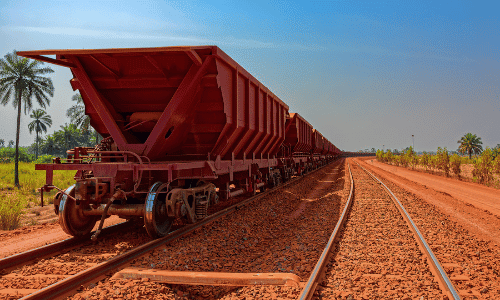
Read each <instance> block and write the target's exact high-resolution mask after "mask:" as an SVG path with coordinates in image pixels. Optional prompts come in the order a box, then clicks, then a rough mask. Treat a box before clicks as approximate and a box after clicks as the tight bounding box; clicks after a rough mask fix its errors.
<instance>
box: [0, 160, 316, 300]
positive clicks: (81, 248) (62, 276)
mask: <svg viewBox="0 0 500 300" xmlns="http://www.w3.org/2000/svg"><path fill="white" fill-rule="evenodd" d="M319 169H321V168H319ZM319 169H317V170H314V171H312V172H310V173H309V174H307V175H306V176H310V175H311V174H313V173H314V172H316V171H318V170H319ZM301 178H302V177H298V178H294V179H292V180H290V181H288V182H286V183H285V184H283V185H281V186H279V187H277V188H275V189H270V190H268V191H266V192H263V193H259V194H258V195H256V196H253V197H251V198H248V199H246V200H244V201H241V202H239V203H237V204H235V205H232V206H230V207H227V208H224V209H222V210H221V211H219V212H216V213H214V214H212V215H210V216H209V217H207V218H206V219H204V220H203V221H201V222H199V223H196V224H192V225H187V226H184V227H182V228H180V229H177V230H175V231H173V232H171V233H170V234H169V235H167V236H165V237H163V238H160V239H156V240H152V241H149V242H145V241H146V240H147V239H148V237H147V236H146V235H145V234H143V235H142V236H140V237H139V239H137V235H138V233H137V231H138V230H135V231H131V232H129V233H127V234H135V235H136V241H137V240H138V241H141V242H140V243H139V244H135V245H130V244H127V234H125V235H122V234H120V235H119V236H116V235H112V233H113V232H116V229H117V228H118V229H120V228H119V227H117V226H115V227H116V228H114V229H107V231H108V234H107V235H106V236H101V238H100V239H99V240H98V242H97V244H93V243H89V242H88V239H87V240H82V239H69V240H66V241H62V242H59V243H55V244H53V245H49V246H46V247H41V248H39V249H35V250H32V251H28V252H26V253H21V254H18V255H15V256H13V257H8V258H5V259H3V260H2V261H0V263H2V266H3V267H2V269H3V270H4V271H3V273H4V274H3V276H2V277H1V278H0V284H1V286H3V287H4V289H3V294H2V297H7V299H17V298H20V297H23V296H24V297H23V299H55V298H64V297H67V296H70V295H72V294H74V293H75V292H77V290H81V289H82V288H83V287H85V286H88V285H89V284H92V283H95V282H97V281H99V280H101V279H103V278H105V277H107V276H109V275H110V274H113V273H114V272H116V271H117V270H119V269H120V268H122V267H124V266H126V265H127V264H129V263H130V262H131V261H133V260H135V259H137V258H139V257H141V256H142V255H144V254H146V253H148V252H150V251H152V250H153V249H155V248H158V247H159V246H162V245H165V244H167V243H170V242H172V241H174V240H177V239H179V238H181V237H183V236H185V235H188V234H189V233H192V232H194V231H195V230H197V229H199V228H201V227H203V226H205V225H207V224H209V223H211V222H213V221H215V220H217V219H220V218H222V217H223V216H225V215H227V214H230V213H232V212H234V211H236V210H238V209H241V208H243V207H244V206H246V205H248V204H249V203H251V202H253V201H255V200H257V199H260V198H262V197H265V196H266V195H268V194H270V193H273V192H274V191H275V190H276V189H282V188H284V187H286V186H288V185H289V184H292V183H294V182H296V181H298V180H300V179H301ZM104 233H105V232H104V231H103V234H104ZM113 238H115V240H112V239H113ZM85 243H86V245H85ZM67 247H69V248H67ZM101 247H102V248H101ZM105 248H111V249H105ZM120 248H121V249H120ZM75 249H76V250H75ZM96 249H100V250H97V252H99V253H96ZM117 250H118V251H117ZM42 257H46V258H45V259H43V258H42ZM82 258H83V259H82ZM33 262H35V263H34V264H33ZM30 263H31V264H30ZM9 271H10V272H9ZM5 273H7V274H5ZM0 293H2V291H0Z"/></svg>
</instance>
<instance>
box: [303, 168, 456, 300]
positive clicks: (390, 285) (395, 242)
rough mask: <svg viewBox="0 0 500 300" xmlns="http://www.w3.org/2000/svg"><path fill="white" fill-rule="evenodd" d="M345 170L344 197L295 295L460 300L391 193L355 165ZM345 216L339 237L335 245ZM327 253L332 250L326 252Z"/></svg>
mask: <svg viewBox="0 0 500 300" xmlns="http://www.w3.org/2000/svg"><path fill="white" fill-rule="evenodd" d="M349 173H350V177H351V194H350V196H349V200H348V201H347V203H346V205H345V207H344V210H343V213H342V216H341V218H340V219H339V221H338V223H337V226H336V228H335V230H334V232H333V233H332V235H331V237H330V240H329V243H328V244H327V246H326V248H325V250H324V251H323V254H322V256H321V257H320V259H319V260H318V262H317V264H316V267H315V268H314V270H313V272H312V273H311V276H310V277H309V280H308V281H307V283H306V285H305V287H304V289H303V290H302V293H301V295H300V297H299V299H312V298H313V296H317V297H318V298H319V299H321V298H332V297H338V298H343V297H353V296H354V294H356V295H357V296H360V297H362V299H372V298H395V297H401V296H409V297H410V298H417V297H422V296H423V297H424V299H425V298H426V297H431V298H432V299H437V298H443V296H446V297H447V298H448V299H460V296H459V294H458V292H457V291H456V289H455V287H454V286H453V284H452V282H451V280H450V279H449V278H448V276H447V274H446V272H445V271H444V270H443V267H442V266H441V265H440V263H439V261H438V260H437V259H436V257H435V255H434V253H433V252H432V250H431V248H430V247H429V245H428V243H427V242H426V241H425V239H424V237H423V235H422V234H421V233H420V231H419V229H418V228H417V227H416V225H415V223H414V222H413V220H412V219H411V217H410V216H409V214H408V213H407V211H406V210H405V208H404V207H403V206H402V204H401V203H400V201H399V200H398V199H397V198H396V196H395V195H394V194H393V192H392V191H391V190H390V189H389V188H388V187H387V186H386V185H385V184H383V183H382V182H381V181H380V180H379V179H378V178H376V177H375V176H374V175H373V174H371V173H370V172H368V171H367V170H366V169H364V168H363V167H362V166H360V165H359V164H357V163H356V165H355V166H354V167H353V173H355V175H354V176H353V175H352V173H351V168H350V167H349ZM354 181H356V186H357V188H356V189H355V193H353V186H354ZM353 198H355V199H353ZM352 201H354V202H352ZM351 207H352V211H350V209H351ZM347 218H349V220H348V221H347V225H346V227H345V230H344V233H343V237H342V240H340V242H339V243H338V244H337V245H335V242H336V241H338V240H339V238H340V229H341V227H342V226H343V224H344V223H346V219H347ZM334 248H336V249H335V250H334V251H332V249H334ZM384 249H389V251H384ZM332 252H333V253H335V254H334V255H329V254H330V253H332ZM332 256H333V257H332ZM325 273H326V274H325ZM322 275H324V277H323V276H322ZM349 295H351V296H349Z"/></svg>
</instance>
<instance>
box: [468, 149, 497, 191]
mask: <svg viewBox="0 0 500 300" xmlns="http://www.w3.org/2000/svg"><path fill="white" fill-rule="evenodd" d="M492 162H493V151H492V150H491V149H490V148H486V149H485V150H484V151H483V153H481V156H479V157H477V158H476V159H475V161H474V169H473V170H472V176H473V178H474V179H475V180H477V181H479V182H480V183H488V182H490V181H492V180H493V174H492V169H493V168H492Z"/></svg>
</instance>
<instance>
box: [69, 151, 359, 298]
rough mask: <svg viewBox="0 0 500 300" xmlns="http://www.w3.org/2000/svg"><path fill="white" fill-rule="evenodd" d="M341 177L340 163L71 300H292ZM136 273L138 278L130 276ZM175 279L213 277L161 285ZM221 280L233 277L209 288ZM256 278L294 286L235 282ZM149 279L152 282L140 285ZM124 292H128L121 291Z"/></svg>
mask: <svg viewBox="0 0 500 300" xmlns="http://www.w3.org/2000/svg"><path fill="white" fill-rule="evenodd" d="M344 173H345V169H344V164H343V162H342V161H338V162H337V163H333V164H331V165H330V166H328V167H325V168H323V169H321V170H318V171H317V172H315V173H313V174H311V175H310V176H306V177H302V179H301V180H299V181H297V182H296V183H295V184H293V185H292V184H291V185H289V186H286V187H284V188H282V189H280V190H278V191H276V192H274V193H271V194H269V195H268V196H266V197H265V198H263V199H262V200H261V201H258V202H257V203H256V204H255V205H252V206H248V207H246V208H244V209H242V211H241V213H239V214H232V215H231V216H228V217H227V218H224V219H222V220H220V221H217V222H216V223H214V224H212V225H209V226H205V227H204V228H202V229H200V230H198V231H197V233H196V234H193V235H189V236H187V237H185V238H182V239H179V240H177V241H174V242H172V243H170V244H168V245H166V246H165V247H161V248H158V249H155V250H154V251H151V252H150V253H149V254H148V255H145V256H143V257H141V258H140V259H137V260H136V261H135V262H133V263H132V264H131V266H129V267H127V269H125V270H123V271H121V272H120V274H123V275H124V276H123V277H121V278H116V275H115V276H113V277H115V278H116V279H117V280H109V281H106V282H104V283H103V284H102V285H100V286H98V287H95V288H92V289H88V290H85V291H82V292H81V293H79V294H77V295H75V297H74V299H85V298H92V297H96V296H98V295H101V293H104V294H108V295H109V294H112V293H113V292H114V291H118V290H121V291H122V294H120V295H121V296H122V297H125V298H126V297H129V296H130V297H132V298H137V299H149V297H151V295H152V294H148V291H160V293H161V299H173V298H175V297H180V298H183V297H185V298H186V299H187V298H189V299H236V298H241V297H247V299H254V298H263V299H273V298H274V299H284V298H287V299H296V298H297V296H298V295H299V293H300V290H301V289H300V284H301V281H302V280H301V279H300V278H307V276H308V275H309V273H310V272H311V270H312V268H313V267H314V263H315V261H316V260H317V258H318V257H319V256H320V254H321V250H322V247H323V246H324V245H325V244H326V242H327V241H328V237H329V235H330V232H331V230H333V229H334V226H335V223H336V220H337V219H338V217H339V215H340V210H341V209H340V208H341V205H342V204H341V202H342V201H344V200H345V199H346V198H347V194H348V192H349V191H348V190H346V187H345V184H344V182H343V180H344V177H345V176H344ZM127 270H135V271H136V272H129V271H127ZM137 270H139V271H140V272H141V276H136V275H138V274H137V273H138V272H137ZM178 272H180V274H181V275H182V274H186V273H189V276H193V277H194V276H198V277H201V276H206V275H207V276H212V278H211V281H210V282H211V283H207V282H205V283H200V282H198V283H193V282H189V283H188V282H186V281H184V282H178V281H176V280H172V278H166V277H171V276H172V275H173V274H175V275H178V274H179V273H178ZM206 272H208V274H206ZM227 273H229V274H230V275H231V276H233V278H231V279H228V281H229V282H230V283H232V284H228V285H229V286H221V285H220V284H221V282H220V281H221V280H219V282H217V283H215V284H214V280H213V279H214V278H213V277H214V276H219V275H224V274H227ZM259 274H269V276H273V277H274V278H276V277H280V278H283V277H288V278H291V277H295V278H294V279H293V280H292V281H294V282H293V284H290V282H288V283H286V284H285V285H273V284H269V283H267V284H264V285H261V284H260V283H249V282H248V281H247V282H246V283H241V282H236V281H235V279H236V278H235V277H239V275H245V276H258V275H259ZM125 275H126V276H125ZM150 275H154V277H155V278H151V280H152V281H151V282H149V281H144V280H148V276H150ZM297 276H299V277H300V278H297ZM126 278H128V279H126ZM141 278H142V279H143V280H142V281H141ZM164 278H166V279H164ZM205 278H206V277H205ZM174 279H175V278H174ZM158 281H159V282H158ZM176 283H177V284H176ZM128 286H132V287H134V289H133V290H130V289H127V288H126V287H128ZM136 287H139V288H141V289H144V290H142V291H141V290H136ZM172 295H175V297H174V296H172Z"/></svg>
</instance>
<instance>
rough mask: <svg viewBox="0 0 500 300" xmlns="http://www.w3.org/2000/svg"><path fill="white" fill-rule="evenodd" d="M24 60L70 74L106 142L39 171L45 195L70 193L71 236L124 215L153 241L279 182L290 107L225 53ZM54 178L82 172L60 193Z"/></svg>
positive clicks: (126, 52)
mask: <svg viewBox="0 0 500 300" xmlns="http://www.w3.org/2000/svg"><path fill="white" fill-rule="evenodd" d="M18 55H21V56H25V57H29V58H33V59H37V60H41V61H45V62H49V63H53V64H56V65H60V66H65V67H68V68H70V70H71V72H72V74H73V79H72V80H71V86H72V87H73V89H74V90H79V91H80V93H81V95H82V98H83V101H84V104H85V112H86V114H87V115H88V116H89V117H90V122H91V125H92V126H93V127H94V128H95V129H96V130H97V131H98V132H99V134H101V135H102V136H103V137H104V139H103V141H102V142H101V144H100V145H98V146H96V147H95V148H86V147H77V148H75V149H71V150H69V151H68V158H67V159H66V160H64V159H62V160H56V161H55V162H54V163H52V164H38V165H37V166H36V169H37V170H46V178H47V180H46V185H45V186H44V187H43V188H42V189H41V190H42V196H43V191H49V190H51V189H54V188H55V189H58V190H59V191H60V192H59V193H58V194H57V196H56V199H55V201H54V205H55V209H56V212H57V213H58V214H59V218H60V223H61V226H62V227H63V229H64V230H65V231H66V232H67V233H69V234H71V235H74V236H81V235H86V234H88V233H89V232H90V231H91V229H92V227H93V226H94V225H95V223H96V221H97V220H99V219H101V223H100V225H102V220H104V218H105V217H107V216H109V215H113V214H114V215H119V216H122V217H126V218H136V217H143V218H144V222H145V225H146V229H147V231H148V233H149V234H150V235H151V236H153V237H158V236H163V235H165V234H166V233H168V231H169V229H170V226H171V224H172V222H173V220H175V219H176V218H183V219H185V220H186V222H188V223H193V222H196V221H197V220H199V219H202V218H204V217H205V216H206V212H207V208H208V206H209V205H211V204H213V203H215V202H217V201H218V198H219V197H221V198H229V197H230V196H234V195H237V194H241V193H244V192H255V190H256V189H258V188H259V187H262V186H263V185H264V184H266V183H270V182H273V183H276V181H279V178H280V172H279V170H278V158H277V154H278V152H279V151H280V149H281V145H282V143H283V141H284V139H285V122H286V116H287V114H288V106H287V105H286V104H285V103H283V102H282V101H281V100H280V99H279V98H278V97H276V96H275V95H274V94H273V93H272V92H270V91H269V90H268V89H267V88H266V87H265V86H263V85H262V84H261V83H260V82H259V81H258V80H256V79H255V78H254V77H253V76H252V75H250V74H249V73H248V72H247V71H246V70H245V69H243V68H242V67H241V66H240V65H239V64H238V63H236V62H235V61H234V60H233V59H231V58H230V57H229V56H228V55H227V54H225V53H224V52H223V51H222V50H220V49H219V48H218V47H216V46H196V47H162V48H134V49H96V50H41V51H24V52H18ZM54 55H55V58H54V57H53V56H54ZM54 170H75V171H77V173H76V175H75V184H74V185H73V186H71V187H69V188H60V187H55V186H54V185H53V183H52V176H53V171H54ZM98 232H99V231H98ZM97 234H98V233H97ZM95 236H96V235H95ZM95 236H94V237H95Z"/></svg>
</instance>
